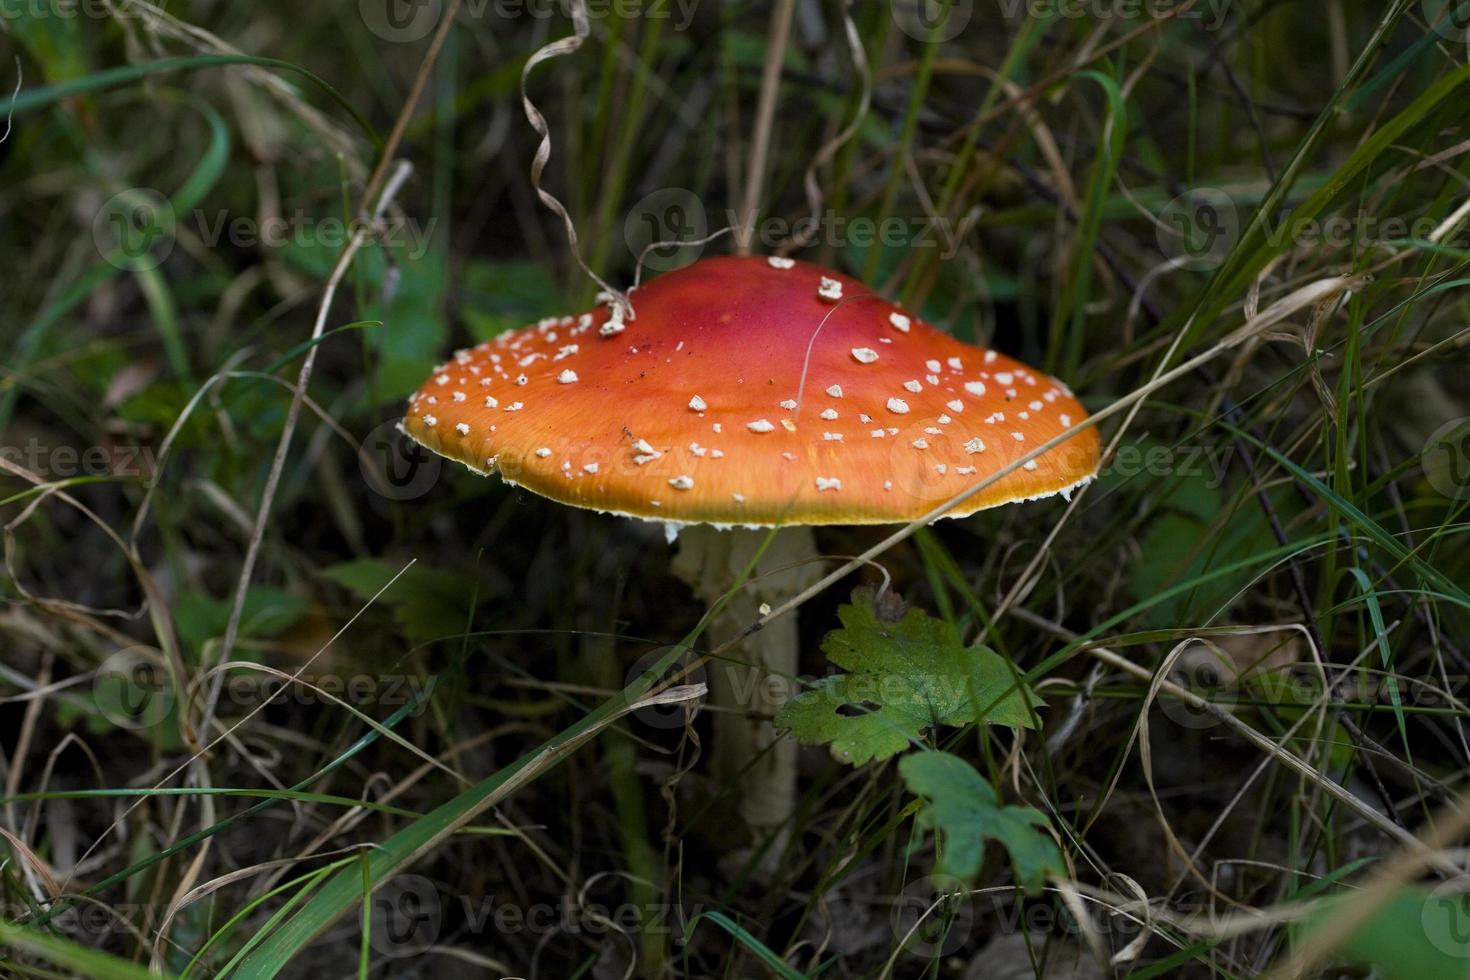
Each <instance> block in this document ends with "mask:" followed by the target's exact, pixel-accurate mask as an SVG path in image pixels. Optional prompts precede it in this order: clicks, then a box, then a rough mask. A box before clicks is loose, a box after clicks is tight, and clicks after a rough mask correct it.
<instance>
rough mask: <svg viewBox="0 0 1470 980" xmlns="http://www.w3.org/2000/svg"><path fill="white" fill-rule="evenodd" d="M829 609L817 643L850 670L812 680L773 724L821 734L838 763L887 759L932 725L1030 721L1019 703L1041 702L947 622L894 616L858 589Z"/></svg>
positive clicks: (1026, 724)
mask: <svg viewBox="0 0 1470 980" xmlns="http://www.w3.org/2000/svg"><path fill="white" fill-rule="evenodd" d="M853 600H854V601H853V602H852V604H851V605H846V606H843V607H842V608H841V609H839V610H838V611H837V617H838V619H840V620H841V621H842V627H841V628H840V629H836V630H833V631H832V632H830V633H828V634H827V637H826V639H825V640H823V641H822V652H823V653H825V654H826V655H827V659H829V660H831V661H832V662H833V663H834V664H836V665H837V666H839V667H842V668H844V669H846V670H848V671H850V672H851V673H846V674H837V675H835V676H832V677H826V678H823V679H822V680H820V681H818V682H816V684H814V685H813V686H812V688H811V690H808V691H803V692H802V693H801V694H798V695H797V696H796V697H794V698H792V699H791V700H790V701H788V702H787V703H786V705H785V707H783V708H782V709H781V711H780V712H779V713H778V714H777V715H776V724H778V725H780V726H782V727H783V728H789V729H791V732H792V734H794V735H795V736H796V737H797V738H798V739H800V740H801V741H802V742H805V743H807V744H808V745H821V744H826V743H830V744H831V747H832V754H833V755H834V756H835V757H836V758H838V759H839V760H841V761H843V762H850V763H852V764H853V765H861V764H862V763H864V762H867V761H869V760H870V759H886V758H888V757H889V756H892V755H896V754H897V753H899V752H902V751H903V750H904V749H906V748H908V747H909V745H910V744H912V743H914V742H917V741H918V740H919V739H920V736H921V735H922V734H923V732H924V731H925V730H927V729H929V728H931V727H933V726H934V725H936V724H940V725H965V724H969V723H970V722H977V723H988V724H992V725H1009V726H1011V727H1013V728H1031V727H1033V726H1034V725H1033V719H1032V714H1031V710H1030V706H1029V705H1028V703H1027V702H1028V699H1029V702H1030V705H1038V704H1041V703H1042V702H1041V701H1040V699H1038V698H1037V697H1036V696H1035V695H1034V694H1032V693H1031V692H1030V691H1029V690H1027V691H1026V693H1025V694H1024V695H1023V694H1022V690H1023V689H1024V688H1023V687H1018V685H1020V684H1021V681H1020V678H1019V676H1018V675H1017V674H1016V673H1015V672H1014V671H1013V670H1012V669H1011V668H1010V666H1009V665H1007V664H1006V662H1005V660H1003V659H1002V658H1001V657H1000V655H999V654H997V653H996V652H995V651H994V650H990V649H988V648H986V647H972V648H966V647H965V646H964V645H963V643H961V641H960V637H959V633H958V632H957V631H956V630H955V628H954V627H953V626H951V625H950V624H949V623H947V622H945V621H944V620H941V619H934V618H933V617H931V616H928V615H926V614H925V613H924V612H923V611H922V610H919V609H910V610H908V612H907V613H905V614H904V617H903V618H902V619H901V620H899V621H897V622H888V621H885V620H883V619H880V618H879V616H878V613H877V612H876V611H875V610H874V608H873V604H872V602H871V601H869V600H868V599H867V598H866V597H862V596H859V595H856V594H855V595H854V597H853Z"/></svg>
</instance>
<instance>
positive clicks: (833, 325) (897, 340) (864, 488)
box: [403, 257, 1100, 527]
mask: <svg viewBox="0 0 1470 980" xmlns="http://www.w3.org/2000/svg"><path fill="white" fill-rule="evenodd" d="M629 298H630V300H631V302H632V305H633V309H634V317H633V318H631V319H627V320H624V319H623V318H622V317H620V316H618V315H616V312H615V311H614V310H613V309H612V307H610V306H604V307H600V308H599V309H597V310H595V311H593V312H591V313H584V314H582V315H581V316H580V317H563V318H560V319H551V320H544V321H542V322H541V323H538V324H536V325H535V326H532V327H527V328H526V329H523V330H517V331H514V332H511V333H507V334H503V335H501V336H499V337H496V338H495V339H494V340H491V341H489V342H487V343H483V344H480V345H479V346H477V347H474V348H471V349H468V350H462V351H459V352H457V353H456V354H455V357H454V359H453V360H452V361H450V362H448V363H447V364H444V365H442V366H440V367H439V368H438V369H436V370H435V371H434V373H433V375H432V376H431V377H430V378H429V380H428V381H427V382H426V383H425V384H424V386H423V387H422V388H420V389H419V390H418V391H417V392H416V393H415V394H414V395H413V396H412V397H411V398H410V399H409V407H408V413H407V415H406V416H405V418H404V420H403V428H404V431H406V432H407V433H408V434H409V435H410V436H411V437H412V438H414V439H415V440H417V441H418V442H420V443H422V444H423V445H424V446H426V447H428V448H429V449H431V450H433V451H434V452H436V453H439V454H441V455H443V456H447V457H449V458H451V459H457V460H459V461H460V462H462V463H464V464H465V465H467V466H469V467H470V468H471V469H473V470H475V471H477V472H483V473H488V472H492V471H499V472H500V473H501V475H502V476H503V477H504V478H505V479H506V480H507V481H509V482H511V483H513V484H517V485H519V486H523V487H525V488H527V489H528V490H532V491H534V492H536V493H539V494H542V495H544V496H547V497H550V498H552V499H553V500H558V501H561V502H562V503H566V504H572V505H574V506H577V507H587V508H591V509H594V510H600V511H608V512H612V513H617V514H624V515H628V516H633V517H641V518H647V519H651V520H660V521H668V522H674V523H712V524H732V525H745V526H755V527H763V526H771V525H776V524H889V523H898V522H907V521H911V520H914V519H915V518H918V517H922V516H923V515H924V514H926V513H928V512H929V511H931V510H933V509H934V508H935V507H937V506H939V505H940V504H942V503H944V502H945V501H946V500H949V499H950V498H951V497H953V496H955V495H956V494H958V493H960V492H961V491H963V490H964V489H965V488H966V487H967V486H971V485H973V484H975V483H976V482H978V481H980V480H982V479H984V478H985V477H987V476H989V475H990V474H992V473H994V472H995V471H996V470H998V469H1000V468H1001V467H1002V466H1004V465H1006V464H1007V463H1009V462H1011V461H1013V460H1015V459H1017V458H1019V457H1020V456H1022V455H1024V454H1025V453H1027V452H1028V451H1030V450H1031V449H1033V448H1035V447H1036V446H1038V445H1040V444H1041V443H1043V442H1045V441H1046V440H1048V439H1051V438H1052V437H1054V436H1056V435H1058V434H1060V433H1061V432H1062V431H1064V430H1065V429H1067V428H1069V427H1070V426H1072V425H1074V424H1076V423H1077V422H1078V421H1080V420H1082V419H1084V418H1086V417H1087V413H1086V411H1085V410H1084V409H1083V408H1082V406H1081V404H1080V403H1079V402H1078V401H1077V399H1076V398H1074V397H1073V395H1072V393H1071V392H1070V391H1069V390H1068V389H1067V387H1066V386H1065V385H1063V384H1062V383H1061V382H1060V381H1057V380H1056V379H1055V378H1051V377H1048V376H1047V375H1045V374H1042V373H1041V372H1038V371H1033V370H1031V369H1030V368H1028V367H1026V366H1025V365H1024V364H1021V363H1020V362H1018V361H1015V360H1012V359H1011V358H1009V357H1006V356H1005V355H1003V354H1000V353H997V352H996V351H992V350H985V349H982V348H978V347H974V346H971V345H969V344H966V343H962V342H961V341H958V340H955V339H954V338H953V337H950V336H949V335H947V334H944V333H941V332H940V331H938V330H936V329H934V328H933V327H931V326H929V325H927V324H925V323H923V322H922V321H920V320H919V319H918V318H917V317H915V316H912V315H911V314H907V313H905V312H904V311H903V310H901V309H899V307H897V306H895V305H893V304H892V303H890V302H888V301H887V300H885V299H883V298H882V297H879V296H877V295H875V294H874V293H872V292H871V291H870V290H868V289H867V288H866V287H865V286H863V285H862V284H861V283H860V282H858V281H857V280H855V279H852V278H851V277H848V276H844V275H841V274H840V273H836V272H833V271H831V270H827V269H823V268H821V267H819V266H815V265H810V264H807V263H804V262H795V261H792V260H789V259H778V258H731V257H722V258H710V259H705V260H703V261H700V262H696V263H694V264H692V265H689V266H686V267H684V268H683V269H680V270H678V271H675V272H670V273H667V274H665V275H662V276H659V277H658V278H657V279H655V280H653V281H652V282H649V283H648V284H646V285H644V286H642V287H640V288H638V289H637V290H635V291H634V292H632V293H631V294H630V297H629ZM1099 454H1100V438H1099V436H1098V433H1097V430H1096V429H1095V428H1087V429H1084V430H1083V431H1081V432H1079V433H1078V434H1077V435H1075V436H1073V437H1072V438H1070V439H1068V440H1067V441H1066V442H1064V443H1062V444H1061V445H1059V446H1057V447H1055V448H1053V449H1051V450H1049V451H1048V452H1046V453H1045V454H1043V455H1041V456H1039V457H1037V458H1036V459H1035V460H1032V461H1031V462H1028V463H1026V464H1025V468H1023V469H1018V470H1016V471H1015V472H1014V473H1011V474H1009V475H1007V476H1005V477H1004V478H1002V479H1001V480H998V481H997V482H996V483H994V484H992V485H991V486H989V487H987V488H985V489H984V490H983V491H981V492H980V493H979V494H977V495H975V496H974V497H971V498H970V499H969V500H966V501H965V502H964V503H963V504H961V505H960V506H959V507H957V508H955V509H954V510H953V511H951V512H950V513H949V515H948V516H955V517H958V516H962V515H964V514H969V513H973V512H974V511H977V510H981V509H983V508H986V507H993V506H996V505H998V504H1003V503H1008V502H1010V501H1015V500H1030V499H1035V498H1038V497H1046V496H1051V495H1052V494H1056V493H1065V492H1068V491H1070V490H1071V489H1073V488H1074V487H1076V486H1078V485H1080V484H1082V483H1085V482H1087V481H1088V480H1090V479H1091V478H1092V477H1093V476H1095V475H1096V473H1097V467H1098V458H1099Z"/></svg>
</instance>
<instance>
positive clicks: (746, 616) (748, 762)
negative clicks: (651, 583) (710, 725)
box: [674, 524, 821, 871]
mask: <svg viewBox="0 0 1470 980" xmlns="http://www.w3.org/2000/svg"><path fill="white" fill-rule="evenodd" d="M769 533H770V532H768V531H760V530H733V531H720V530H716V529H715V528H712V527H710V526H708V525H703V524H701V525H697V526H694V527H688V528H685V529H683V530H682V531H681V532H680V534H679V554H678V556H677V557H676V558H675V559H674V571H675V573H676V574H678V576H679V577H680V578H681V579H683V580H684V581H685V582H687V583H689V585H690V586H691V587H692V588H693V589H694V591H695V593H696V594H697V595H698V596H699V597H700V598H701V599H703V600H705V601H707V602H714V601H715V600H717V599H719V598H720V597H721V596H723V595H724V594H725V593H726V592H727V591H729V589H730V586H731V585H732V584H733V583H734V582H735V580H736V579H737V578H738V577H739V575H740V573H741V572H742V571H743V570H744V569H745V567H746V566H747V565H748V564H750V561H751V559H752V558H753V557H754V556H755V554H756V553H757V552H758V551H759V550H760V547H761V544H762V543H763V542H764V541H765V539H766V536H767V534H769ZM816 557H817V549H816V544H815V542H814V540H813V538H812V532H811V528H808V527H800V526H798V527H788V528H782V529H781V530H779V531H777V532H776V534H775V539H774V540H773V541H771V544H770V547H768V548H767V549H766V551H765V554H763V555H761V558H760V561H759V563H758V564H757V565H756V567H755V571H754V573H753V574H752V576H751V578H750V580H749V581H748V582H747V583H746V584H745V586H744V587H743V588H741V589H740V590H739V591H738V592H737V593H736V594H735V595H733V596H731V597H730V600H729V602H727V603H726V605H725V608H724V610H723V611H722V612H721V614H720V615H719V616H718V617H716V618H715V620H714V622H712V623H711V624H710V626H709V632H708V636H707V640H708V645H709V646H710V647H711V648H715V647H719V646H721V645H723V644H725V643H726V642H728V641H730V640H733V639H736V638H738V637H739V636H740V633H741V632H742V631H743V630H744V629H745V628H746V627H747V626H749V625H750V623H752V622H754V621H755V620H756V619H758V618H759V617H760V606H761V604H762V603H769V604H770V605H772V606H775V605H779V604H780V603H781V602H783V601H785V600H786V599H789V598H790V597H792V596H794V595H797V594H798V593H799V592H800V591H801V590H802V589H804V588H806V587H807V586H809V585H810V584H811V583H813V582H815V581H816V580H817V578H818V577H820V575H821V568H820V567H819V563H817V562H815V561H812V560H811V559H813V558H816ZM797 643H798V637H797V630H796V617H795V616H783V617H781V618H780V619H777V620H776V621H775V622H772V623H770V624H768V625H767V626H766V627H765V628H764V629H761V630H758V631H756V632H754V633H751V634H750V635H749V636H747V637H745V638H744V639H743V640H741V641H740V642H739V643H738V644H737V645H735V646H734V647H732V648H731V650H730V652H729V654H728V655H727V656H726V658H725V659H723V660H721V661H717V662H714V663H711V664H709V665H708V668H707V671H708V677H709V688H710V700H711V703H712V704H713V705H714V706H715V707H716V708H717V709H719V710H717V711H716V712H715V714H714V734H713V746H712V748H711V755H712V756H713V759H712V768H713V770H714V774H715V776H716V778H718V779H719V780H720V781H721V782H722V783H726V782H736V783H737V785H736V790H737V792H738V793H739V794H740V801H739V812H740V815H741V817H742V818H743V819H744V820H745V823H746V824H747V826H749V827H750V829H751V831H752V833H753V834H754V835H755V838H756V843H757V845H760V844H761V843H763V842H764V841H765V839H766V838H768V837H770V838H773V839H772V840H771V841H770V844H769V846H768V847H767V849H766V852H765V857H764V859H763V861H762V862H761V866H762V868H763V869H764V870H767V871H770V870H774V867H775V863H776V862H777V861H778V860H779V859H780V856H781V852H782V850H783V849H784V848H785V844H786V837H787V834H788V832H789V828H790V823H791V817H792V814H793V813H794V812H795V810H796V796H797V794H796V749H797V745H796V740H795V739H791V738H778V736H777V732H776V727H775V725H774V724H773V723H772V721H771V718H772V716H774V715H775V713H776V712H777V711H779V710H780V709H781V706H782V705H783V704H785V703H786V700H787V698H789V697H790V696H791V695H792V694H794V693H795V690H794V688H795V679H796V676H797V653H798V649H797ZM742 773H743V774H742Z"/></svg>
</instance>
